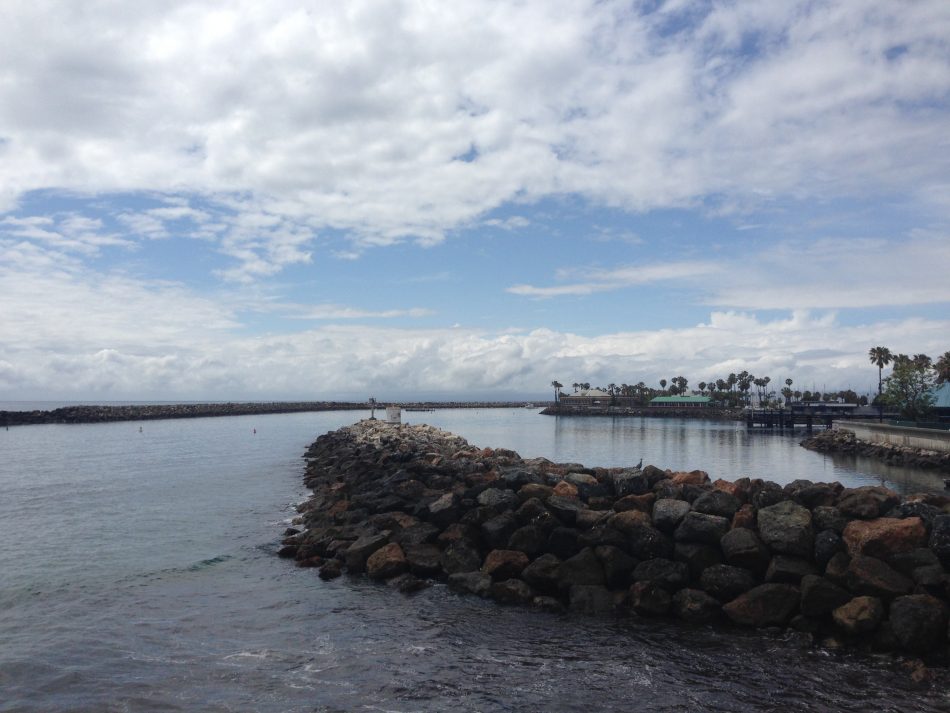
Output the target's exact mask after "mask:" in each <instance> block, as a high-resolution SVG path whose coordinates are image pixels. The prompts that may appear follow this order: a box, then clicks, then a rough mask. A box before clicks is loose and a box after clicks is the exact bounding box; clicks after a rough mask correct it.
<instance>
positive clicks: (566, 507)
mask: <svg viewBox="0 0 950 713" xmlns="http://www.w3.org/2000/svg"><path fill="white" fill-rule="evenodd" d="M562 482H563V481H562ZM571 487H573V486H571ZM545 505H547V508H548V510H550V511H551V513H553V515H554V516H555V517H556V518H557V519H558V520H560V521H561V522H562V523H564V524H565V525H567V526H568V527H572V526H573V525H574V523H575V522H576V521H577V511H578V510H582V509H583V508H584V503H582V502H581V501H580V500H576V499H573V498H565V497H563V496H560V495H557V494H556V493H555V494H554V495H552V496H551V497H550V498H548V500H547V502H546V503H545Z"/></svg>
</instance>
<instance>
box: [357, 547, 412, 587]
mask: <svg viewBox="0 0 950 713" xmlns="http://www.w3.org/2000/svg"><path fill="white" fill-rule="evenodd" d="M408 568H409V563H408V562H407V561H406V554H405V553H404V552H403V551H402V547H400V546H399V545H398V544H396V543H395V542H390V543H389V544H388V545H385V546H384V547H380V548H379V549H378V550H376V551H375V552H374V553H373V554H371V555H370V556H369V559H368V560H366V574H368V575H369V576H370V577H372V578H373V579H389V578H390V577H395V576H396V575H398V574H402V573H403V572H405V571H406V570H407V569H408Z"/></svg>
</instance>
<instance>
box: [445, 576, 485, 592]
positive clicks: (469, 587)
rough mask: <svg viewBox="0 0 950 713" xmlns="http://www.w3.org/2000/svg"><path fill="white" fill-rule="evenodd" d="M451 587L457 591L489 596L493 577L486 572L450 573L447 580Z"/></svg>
mask: <svg viewBox="0 0 950 713" xmlns="http://www.w3.org/2000/svg"><path fill="white" fill-rule="evenodd" d="M447 583H448V585H449V589H452V590H454V591H456V592H464V593H467V594H475V595H477V596H479V597H487V596H488V592H489V590H490V589H491V577H489V576H488V575H487V574H485V573H484V572H477V571H476V572H456V573H455V574H450V575H449V577H448V580H447Z"/></svg>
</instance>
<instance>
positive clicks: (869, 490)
mask: <svg viewBox="0 0 950 713" xmlns="http://www.w3.org/2000/svg"><path fill="white" fill-rule="evenodd" d="M899 502H900V495H898V494H897V493H895V492H894V491H893V490H890V489H889V488H885V487H883V486H880V485H865V486H862V487H860V488H848V489H845V490H843V491H841V494H840V495H839V496H838V502H837V503H836V505H837V508H838V510H840V511H841V513H842V514H843V515H845V516H846V517H852V518H860V519H862V520H873V519H875V518H878V517H881V515H883V514H884V513H886V512H888V511H889V510H890V509H891V508H892V507H894V506H895V505H897V504H898V503H899Z"/></svg>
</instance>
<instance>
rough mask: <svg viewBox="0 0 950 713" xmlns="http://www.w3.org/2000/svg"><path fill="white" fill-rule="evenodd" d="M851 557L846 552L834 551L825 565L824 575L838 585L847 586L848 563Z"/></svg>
mask: <svg viewBox="0 0 950 713" xmlns="http://www.w3.org/2000/svg"><path fill="white" fill-rule="evenodd" d="M850 564H851V558H850V557H848V553H847V552H836V553H835V554H834V555H833V556H832V558H831V559H830V560H828V564H826V565H825V576H826V577H827V578H828V579H830V580H831V581H832V582H834V583H835V584H837V585H838V586H839V587H847V586H848V565H850Z"/></svg>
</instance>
